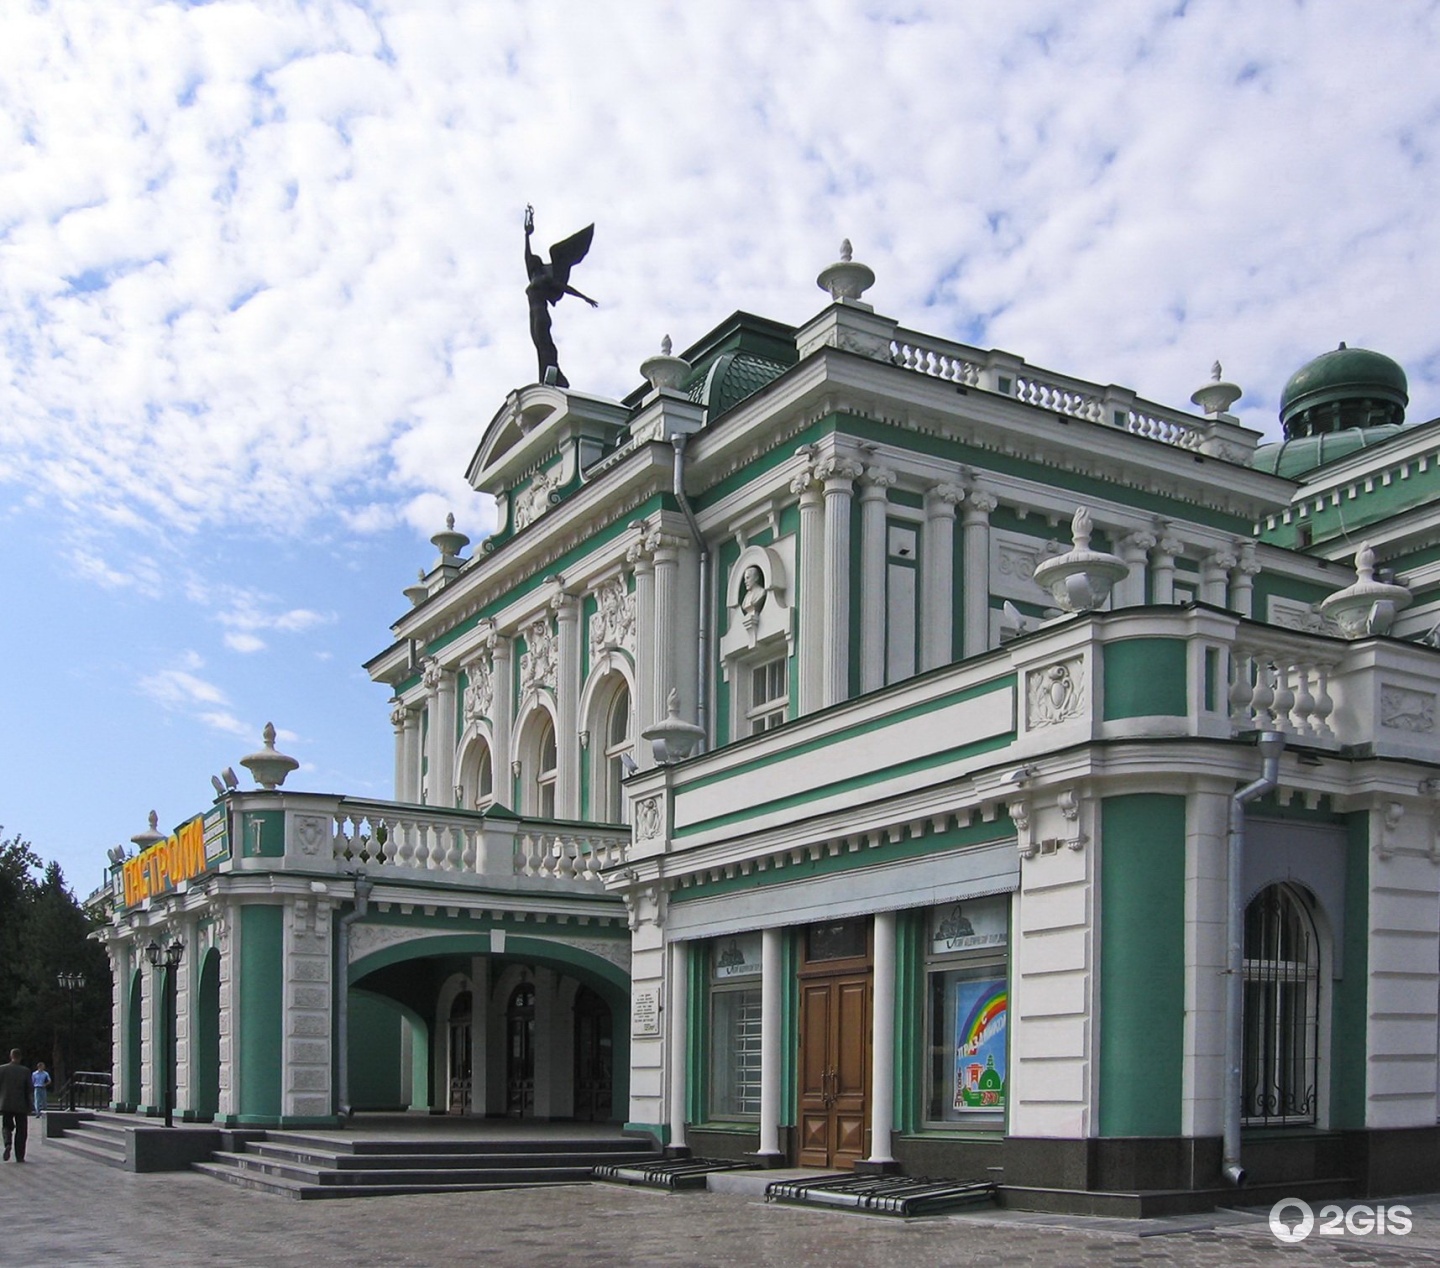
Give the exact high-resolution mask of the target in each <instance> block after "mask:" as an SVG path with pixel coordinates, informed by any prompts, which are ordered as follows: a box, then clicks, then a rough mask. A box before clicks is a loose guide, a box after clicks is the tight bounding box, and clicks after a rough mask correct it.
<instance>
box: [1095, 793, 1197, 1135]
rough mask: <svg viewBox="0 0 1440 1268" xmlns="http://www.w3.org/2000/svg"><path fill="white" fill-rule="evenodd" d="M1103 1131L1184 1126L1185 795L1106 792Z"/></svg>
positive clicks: (1163, 1131)
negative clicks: (1107, 795) (1182, 1120)
mask: <svg viewBox="0 0 1440 1268" xmlns="http://www.w3.org/2000/svg"><path fill="white" fill-rule="evenodd" d="M1100 824H1101V827H1100V834H1101V838H1100V900H1099V921H1100V1004H1099V1014H1100V1043H1099V1049H1100V1107H1099V1115H1098V1117H1099V1131H1100V1135H1102V1136H1177V1135H1179V1134H1180V1100H1181V1090H1182V1062H1183V1056H1184V1039H1185V985H1184V969H1185V798H1184V797H1175V796H1166V795H1162V794H1159V793H1140V794H1136V795H1133V796H1127V797H1107V798H1106V799H1105V800H1104V802H1103V804H1102V806H1101V815H1100Z"/></svg>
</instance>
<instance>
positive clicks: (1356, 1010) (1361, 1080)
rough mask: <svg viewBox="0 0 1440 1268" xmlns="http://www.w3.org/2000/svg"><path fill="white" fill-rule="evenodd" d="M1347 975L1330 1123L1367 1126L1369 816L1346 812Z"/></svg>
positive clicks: (1337, 1016) (1336, 1018)
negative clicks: (1366, 1039)
mask: <svg viewBox="0 0 1440 1268" xmlns="http://www.w3.org/2000/svg"><path fill="white" fill-rule="evenodd" d="M1345 826H1346V832H1347V837H1348V840H1347V841H1346V847H1345V976H1344V977H1342V978H1340V979H1339V980H1337V981H1336V982H1335V995H1334V1005H1333V1007H1332V1009H1331V1014H1330V1019H1331V1020H1330V1126H1331V1127H1334V1128H1340V1129H1356V1130H1358V1129H1359V1128H1362V1127H1364V1126H1365V1089H1366V1070H1365V1031H1366V1017H1367V1014H1368V1012H1369V1007H1368V1005H1369V1000H1368V998H1367V996H1368V993H1369V992H1368V989H1367V987H1368V983H1369V978H1370V954H1369V952H1370V908H1369V904H1370V816H1369V815H1368V814H1367V813H1366V812H1364V811H1358V812H1356V813H1355V814H1351V815H1347V816H1346V824H1345Z"/></svg>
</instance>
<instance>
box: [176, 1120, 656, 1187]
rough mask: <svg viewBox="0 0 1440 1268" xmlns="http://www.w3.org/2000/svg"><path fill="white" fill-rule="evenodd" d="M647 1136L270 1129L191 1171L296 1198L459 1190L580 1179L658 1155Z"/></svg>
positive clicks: (586, 1178)
mask: <svg viewBox="0 0 1440 1268" xmlns="http://www.w3.org/2000/svg"><path fill="white" fill-rule="evenodd" d="M659 1156H660V1155H659V1154H657V1153H656V1152H655V1151H654V1149H653V1147H652V1146H651V1144H650V1142H649V1141H648V1140H637V1139H631V1138H626V1137H618V1136H616V1137H595V1136H590V1137H577V1138H573V1139H569V1138H565V1137H548V1136H547V1137H540V1138H529V1139H527V1138H522V1137H515V1138H511V1139H500V1140H494V1139H491V1140H480V1139H472V1140H427V1139H423V1138H418V1137H417V1138H413V1139H378V1140H377V1139H356V1140H339V1139H336V1138H334V1137H331V1136H311V1135H305V1134H303V1133H299V1132H268V1133H266V1138H265V1139H264V1140H252V1141H249V1142H247V1143H246V1144H245V1146H244V1148H243V1149H242V1150H239V1151H237V1152H219V1153H216V1154H215V1155H214V1156H213V1159H212V1160H211V1161H209V1162H198V1163H195V1164H194V1168H195V1170H197V1171H203V1172H205V1174H207V1175H210V1176H214V1177H215V1178H216V1179H219V1180H225V1181H228V1182H229V1183H231V1184H238V1185H242V1186H244V1187H246V1188H252V1189H261V1190H265V1191H267V1192H270V1193H280V1194H283V1195H285V1196H286V1197H291V1198H297V1199H317V1198H355V1197H381V1196H393V1195H396V1194H402V1193H462V1192H474V1191H479V1190H486V1189H519V1188H532V1187H536V1186H539V1185H557V1184H580V1183H585V1182H588V1181H589V1180H591V1179H592V1178H593V1175H594V1171H595V1168H596V1167H597V1166H605V1165H616V1164H632V1165H633V1164H639V1163H644V1162H649V1161H651V1160H653V1159H656V1158H658V1157H659Z"/></svg>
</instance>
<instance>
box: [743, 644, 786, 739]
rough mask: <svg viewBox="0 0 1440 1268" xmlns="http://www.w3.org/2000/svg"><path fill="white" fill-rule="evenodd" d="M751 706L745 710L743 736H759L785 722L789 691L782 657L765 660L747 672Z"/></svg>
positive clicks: (784, 661) (784, 662)
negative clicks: (744, 732) (744, 730)
mask: <svg viewBox="0 0 1440 1268" xmlns="http://www.w3.org/2000/svg"><path fill="white" fill-rule="evenodd" d="M749 678H750V702H749V707H748V708H746V710H745V721H746V733H747V734H749V735H759V734H760V733H761V732H762V731H769V730H771V729H773V728H774V727H777V726H779V725H780V724H781V723H782V722H784V721H785V715H786V714H787V713H788V712H789V706H790V689H789V682H788V681H787V678H788V675H787V670H786V660H785V657H783V656H779V657H776V659H774V660H767V661H766V662H765V663H764V664H763V665H755V666H754V667H753V668H751V669H750V670H749Z"/></svg>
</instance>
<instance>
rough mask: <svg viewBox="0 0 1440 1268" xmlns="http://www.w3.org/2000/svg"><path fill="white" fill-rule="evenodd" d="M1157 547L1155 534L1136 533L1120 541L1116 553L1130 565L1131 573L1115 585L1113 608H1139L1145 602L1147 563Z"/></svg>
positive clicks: (1111, 600)
mask: <svg viewBox="0 0 1440 1268" xmlns="http://www.w3.org/2000/svg"><path fill="white" fill-rule="evenodd" d="M1154 545H1155V535H1154V534H1153V533H1146V532H1135V533H1130V534H1128V535H1127V536H1125V537H1122V538H1121V539H1120V543H1119V546H1118V548H1117V551H1116V553H1117V554H1118V555H1119V556H1120V558H1121V559H1123V560H1124V561H1125V562H1126V564H1128V565H1129V568H1130V571H1129V573H1128V574H1127V575H1126V576H1124V577H1122V578H1121V579H1120V580H1119V581H1117V582H1116V583H1115V589H1114V590H1113V591H1111V597H1110V606H1111V608H1138V607H1140V606H1142V605H1143V604H1144V602H1145V563H1146V561H1147V560H1148V559H1149V557H1150V548H1151V547H1152V546H1154Z"/></svg>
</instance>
